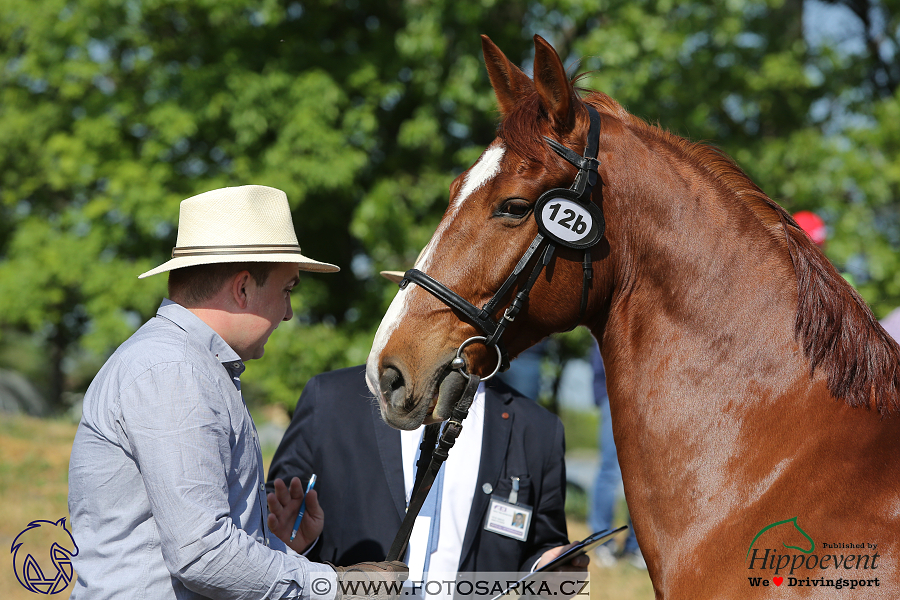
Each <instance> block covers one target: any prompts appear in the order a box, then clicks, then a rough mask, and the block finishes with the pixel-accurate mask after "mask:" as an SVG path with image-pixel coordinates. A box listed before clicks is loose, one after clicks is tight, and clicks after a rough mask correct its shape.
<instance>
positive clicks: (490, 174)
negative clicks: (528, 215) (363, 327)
mask: <svg viewBox="0 0 900 600" xmlns="http://www.w3.org/2000/svg"><path fill="white" fill-rule="evenodd" d="M505 152H506V148H504V147H503V145H502V144H499V143H498V144H496V145H493V146H490V147H489V148H488V149H487V150H485V151H484V153H483V154H482V155H481V158H479V159H478V162H476V163H475V165H474V166H473V167H472V168H471V169H469V172H468V173H466V179H465V181H464V182H463V187H462V189H461V190H460V192H459V195H458V196H457V197H456V200H454V201H453V205H452V209H453V210H452V211H451V213H450V214H449V215H447V217H446V218H445V219H444V220H443V221H441V224H440V225H438V228H437V230H436V231H435V232H434V235H432V236H431V241H430V242H428V245H427V246H425V249H424V250H423V251H422V253H421V254H420V255H419V259H418V260H417V261H416V264H415V267H416V268H417V269H419V270H420V271H422V272H423V273H424V272H426V269H427V268H428V267H429V266H430V265H431V256H432V253H433V251H434V248H436V247H437V245H438V244H439V243H440V240H441V236H442V235H443V234H444V232H445V231H446V230H447V227H449V226H450V224H451V223H452V222H453V220H454V219H455V218H456V215H457V213H458V212H459V209H460V207H462V205H463V202H465V201H466V199H468V197H469V196H471V195H472V193H473V192H475V191H476V190H477V189H478V188H480V187H481V186H483V185H484V184H485V183H487V182H488V181H490V180H491V179H493V178H494V177H496V176H497V173H499V172H500V161H502V160H503V155H504V153H505ZM411 285H414V284H411ZM408 299H409V287H407V288H406V289H402V290H399V291H398V292H397V295H396V296H394V299H393V300H392V301H391V305H390V306H389V307H388V309H387V312H386V313H385V315H384V318H383V319H382V320H381V325H379V326H378V331H377V332H375V339H374V340H373V341H372V350H371V352H370V353H369V358H368V360H367V361H366V381H367V382H368V384H369V391H371V392H372V394H373V395H374V396H375V397H376V398H380V397H381V392H380V391H379V389H378V363H379V362H380V357H381V352H382V351H383V350H384V347H385V346H386V345H387V342H388V340H389V339H390V337H391V335H392V334H393V333H394V331H396V330H397V327H399V326H400V322H401V321H402V319H403V317H404V316H405V315H406V312H407V308H408V307H407V303H408V302H407V301H408Z"/></svg>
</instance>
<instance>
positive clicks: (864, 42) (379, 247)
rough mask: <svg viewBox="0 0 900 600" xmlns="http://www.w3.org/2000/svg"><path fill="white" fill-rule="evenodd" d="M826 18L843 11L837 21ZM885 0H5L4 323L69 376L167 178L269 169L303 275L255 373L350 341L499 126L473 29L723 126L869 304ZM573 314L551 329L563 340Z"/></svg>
mask: <svg viewBox="0 0 900 600" xmlns="http://www.w3.org/2000/svg"><path fill="white" fill-rule="evenodd" d="M836 22H839V25H838V26H835V23H836ZM898 26H900V10H898V3H897V1H896V0H883V1H880V2H876V1H874V0H828V1H827V2H819V1H812V0H808V1H806V2H802V1H801V0H728V1H727V2H681V1H679V2H674V1H671V0H656V1H652V0H647V1H638V2H635V1H633V0H629V1H625V0H601V1H600V2H599V3H598V2H597V1H596V0H591V1H588V0H547V1H544V2H534V1H528V0H506V1H504V2H499V1H497V0H477V1H475V0H453V1H450V0H433V1H429V2H421V1H420V0H385V1H380V2H374V1H372V0H308V1H304V2H296V1H290V0H192V1H191V2H182V1H177V0H68V1H67V0H32V1H30V2H21V1H20V0H0V61H2V67H0V346H2V347H4V351H3V355H6V354H9V353H10V352H13V353H14V352H15V349H13V350H10V349H9V348H10V347H12V348H16V347H20V346H23V347H24V346H26V344H23V342H22V340H23V339H24V338H23V336H27V338H28V339H29V340H30V342H29V344H27V346H28V347H32V346H36V347H39V348H40V349H41V355H40V360H39V361H38V362H40V363H41V365H42V368H41V369H37V370H40V371H41V373H40V375H37V374H35V373H34V371H35V370H36V368H35V366H34V365H35V361H34V360H33V359H29V360H24V359H23V362H27V363H28V365H30V366H29V367H28V369H29V371H30V373H31V375H32V376H33V377H39V378H40V379H41V380H42V382H43V383H44V384H45V387H46V389H47V390H48V394H49V395H50V396H51V397H53V398H60V397H62V394H63V392H64V391H83V390H84V389H85V388H86V386H87V384H88V383H89V381H90V377H91V375H92V374H93V372H95V370H96V366H97V365H99V364H101V363H102V360H103V359H104V358H105V356H107V355H108V353H109V352H110V351H111V350H112V349H114V348H115V347H116V346H117V345H118V344H119V343H121V342H122V341H123V340H124V339H125V338H126V337H127V336H128V335H129V334H130V333H131V332H132V331H134V330H135V329H136V328H137V327H138V326H139V325H140V323H141V322H143V321H144V320H146V319H147V318H149V317H150V316H151V315H152V314H153V313H154V310H155V308H156V306H157V305H158V303H159V301H160V299H161V297H162V296H163V294H164V292H165V278H164V277H155V278H151V279H149V280H141V281H139V280H137V278H136V276H137V274H139V273H141V272H143V271H144V270H146V269H148V268H150V267H152V266H154V265H156V264H159V263H161V262H163V261H164V260H166V259H167V258H168V256H169V253H170V251H171V248H172V246H174V243H175V234H176V228H177V215H178V203H179V201H180V200H182V199H184V198H186V197H188V196H191V195H194V194H196V193H200V192H203V191H206V190H210V189H214V188H217V187H222V186H227V185H241V184H247V183H259V184H266V185H271V186H274V187H278V188H280V189H283V190H285V192H287V195H288V198H289V199H290V202H291V206H292V209H293V210H294V217H295V223H296V226H297V231H298V236H299V238H300V241H301V245H302V247H303V249H304V251H305V253H307V254H308V255H310V256H313V257H315V258H319V259H321V260H325V261H328V262H333V263H337V264H339V265H341V266H342V271H341V273H339V274H337V275H330V276H325V275H308V276H306V277H304V280H303V282H302V284H301V285H300V286H299V287H298V290H297V292H296V293H295V299H294V302H295V311H296V313H297V315H298V318H297V319H296V320H295V321H294V322H292V323H290V324H286V325H285V326H283V327H281V328H280V329H279V330H278V331H277V332H276V334H275V335H273V337H272V339H271V341H270V343H269V346H268V348H267V349H268V352H267V355H266V357H265V358H264V359H262V360H261V361H259V362H258V364H256V365H253V367H254V368H252V369H250V370H249V371H248V373H247V379H248V386H249V387H248V389H250V390H252V392H253V395H255V396H258V397H260V398H262V399H264V400H266V401H270V402H280V403H284V404H287V405H292V404H293V402H294V399H295V398H296V396H297V395H298V394H299V391H300V389H301V388H302V386H303V384H304V383H305V381H306V380H307V379H308V378H309V377H310V376H311V375H313V374H315V373H318V372H320V371H323V370H326V369H332V368H337V367H342V366H346V365H349V364H353V363H359V362H362V361H363V360H364V358H365V355H366V353H367V351H368V347H369V344H370V341H371V337H372V335H373V334H374V331H375V328H376V327H377V324H378V322H379V320H380V318H381V315H382V314H383V313H384V310H385V309H386V307H387V304H388V302H389V301H390V298H391V297H392V295H393V292H394V288H393V287H392V286H390V285H389V284H387V283H386V282H385V281H384V280H382V279H381V278H380V277H378V276H377V272H378V270H381V269H398V268H405V267H406V266H408V265H410V264H412V263H413V261H414V259H415V257H416V255H417V254H418V252H419V250H420V249H421V248H422V247H423V246H424V245H425V244H426V242H427V240H428V239H429V237H430V235H431V232H432V231H433V230H434V227H435V226H436V224H437V222H438V220H439V218H440V215H441V214H442V212H443V210H444V208H445V207H446V202H447V189H448V186H449V184H450V182H451V181H452V179H453V178H454V177H455V176H456V175H457V174H458V173H460V172H461V171H462V170H464V169H466V168H467V167H468V166H469V165H470V164H471V163H472V162H473V161H474V160H475V159H477V157H478V155H479V154H480V153H481V151H482V149H483V148H484V146H486V145H487V144H488V143H489V142H490V140H491V139H492V138H493V136H494V131H495V127H496V119H497V112H496V108H495V102H494V97H493V92H492V91H491V89H490V85H489V83H488V80H487V76H486V73H485V70H484V67H483V64H482V59H481V45H480V40H479V38H478V34H480V33H485V34H488V35H489V36H490V37H491V38H492V39H493V40H494V41H495V42H496V43H497V44H498V45H499V46H500V47H501V48H502V49H503V50H504V51H505V52H506V53H507V55H508V56H509V57H510V58H511V59H512V60H514V61H516V62H518V63H519V64H522V65H523V66H524V68H525V69H526V71H527V70H528V66H529V64H530V60H531V58H530V57H531V53H532V47H533V46H532V42H531V36H532V35H533V34H534V33H540V34H541V35H543V36H544V37H546V38H547V39H548V40H549V41H550V42H551V43H552V44H554V46H555V47H556V48H557V49H558V50H559V52H560V55H561V56H563V57H564V60H565V62H566V64H567V65H569V66H570V67H571V71H572V73H573V74H575V73H576V72H589V73H588V75H587V76H586V77H585V78H583V79H582V80H581V84H582V85H583V86H585V87H591V88H595V89H600V90H603V91H605V92H607V93H609V94H610V95H612V96H613V97H614V98H616V99H617V100H619V101H620V102H622V103H623V104H624V105H625V106H626V107H627V108H629V110H631V111H632V112H634V113H635V114H637V115H638V116H641V117H643V118H646V119H648V120H650V121H651V122H659V123H661V124H662V125H663V126H664V127H666V128H668V129H671V130H673V131H674V132H676V133H679V134H682V135H685V136H687V137H690V138H692V139H699V140H706V141H709V142H711V143H714V144H716V145H718V146H720V147H722V148H723V149H724V150H726V151H727V152H729V153H730V154H731V155H732V156H734V157H735V158H736V160H737V161H738V162H739V164H741V166H742V167H743V168H744V169H745V170H747V171H748V173H749V174H750V175H751V176H752V177H753V178H754V180H755V181H756V182H757V183H758V184H760V186H761V187H762V188H763V189H764V190H765V191H767V192H768V193H769V194H770V195H771V196H772V197H773V198H774V199H776V200H777V201H779V202H780V203H782V204H783V205H784V206H786V207H787V208H788V209H789V210H791V211H796V210H800V209H810V210H814V211H816V212H818V213H819V214H820V215H821V216H822V217H823V218H824V219H825V220H826V222H827V224H828V226H829V230H830V239H829V242H828V246H827V248H826V250H827V253H828V254H829V256H830V258H831V259H832V260H833V261H834V262H835V263H836V264H837V265H838V266H839V268H841V269H843V270H845V271H847V272H848V273H850V274H851V275H852V276H853V279H854V281H855V282H857V284H858V285H859V289H860V291H861V292H862V293H863V295H864V296H865V298H866V299H867V300H868V301H869V302H870V303H871V304H872V305H873V307H874V308H875V310H876V313H877V314H878V315H879V316H884V315H885V314H886V313H887V312H888V311H889V310H890V309H892V308H893V307H894V306H896V305H897V304H900V275H898V273H900V270H898V267H900V265H898V264H897V263H898V260H900V259H898V256H900V254H898V252H897V250H898V247H900V211H898V202H897V198H898V193H900V159H898V156H900V153H898V146H900V129H898V128H897V126H896V123H897V122H898V117H900V97H898V96H897V82H898V80H900V69H898V51H900V44H898V41H900V40H898V35H900V34H898ZM583 345H584V343H583V340H582V339H581V338H578V337H576V338H573V342H571V343H570V342H563V343H562V344H561V347H562V348H564V349H565V348H568V347H569V346H572V348H571V352H572V353H573V354H577V353H579V352H582V350H583V348H581V346H583Z"/></svg>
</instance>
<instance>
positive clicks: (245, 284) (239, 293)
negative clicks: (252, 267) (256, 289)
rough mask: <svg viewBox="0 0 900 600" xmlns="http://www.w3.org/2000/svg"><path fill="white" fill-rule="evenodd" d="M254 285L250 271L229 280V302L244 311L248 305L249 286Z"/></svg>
mask: <svg viewBox="0 0 900 600" xmlns="http://www.w3.org/2000/svg"><path fill="white" fill-rule="evenodd" d="M251 284H253V285H255V284H256V281H255V280H254V279H253V276H252V275H250V271H241V272H240V273H238V274H237V275H235V276H234V277H232V278H231V285H230V287H229V291H230V292H231V300H232V302H234V303H235V305H237V307H238V308H240V309H241V310H245V309H246V308H247V306H249V304H250V289H249V287H250V285H251Z"/></svg>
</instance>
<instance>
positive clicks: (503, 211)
mask: <svg viewBox="0 0 900 600" xmlns="http://www.w3.org/2000/svg"><path fill="white" fill-rule="evenodd" d="M529 212H531V205H530V204H528V203H527V202H525V201H524V200H522V199H520V198H513V199H512V200H507V201H506V202H504V203H503V206H501V207H500V210H499V211H498V215H500V216H504V217H515V218H517V219H521V218H522V217H524V216H525V215H527V214H528V213H529Z"/></svg>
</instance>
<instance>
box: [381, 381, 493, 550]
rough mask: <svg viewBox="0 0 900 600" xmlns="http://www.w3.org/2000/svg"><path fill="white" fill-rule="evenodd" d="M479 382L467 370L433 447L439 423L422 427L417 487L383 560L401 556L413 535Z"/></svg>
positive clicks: (473, 398)
mask: <svg viewBox="0 0 900 600" xmlns="http://www.w3.org/2000/svg"><path fill="white" fill-rule="evenodd" d="M479 383H481V377H479V376H478V375H474V374H469V383H468V384H466V388H465V390H464V391H463V394H462V397H461V398H460V399H459V402H457V403H456V406H455V407H453V410H452V411H451V413H450V419H448V420H447V424H446V425H445V426H444V432H443V433H442V434H441V438H440V439H439V440H438V443H437V446H436V447H435V445H434V438H435V437H436V436H437V431H438V429H439V427H440V425H439V424H434V425H428V426H427V427H426V428H425V434H424V435H423V436H422V438H423V439H422V446H421V447H420V448H421V450H420V456H419V462H418V465H417V468H416V486H415V488H416V489H415V490H413V494H412V498H411V499H410V501H409V506H408V507H407V509H406V517H404V519H403V523H401V524H400V529H399V530H398V531H397V535H396V537H394V543H393V544H391V549H390V551H389V552H388V555H387V558H385V560H387V561H391V560H400V557H401V556H403V553H404V552H406V545H407V544H408V543H409V536H410V535H412V530H413V525H415V522H416V517H418V516H419V511H420V510H422V504H424V503H425V498H426V497H427V496H428V492H429V491H430V490H431V485H432V484H433V483H434V479H435V478H436V477H437V474H438V471H440V469H441V465H443V464H444V461H445V460H447V456H448V455H449V453H450V448H452V447H453V444H455V443H456V438H457V437H458V436H459V434H460V432H461V431H462V421H463V419H465V418H466V415H468V414H469V408H471V406H472V402H473V401H474V400H475V392H477V391H478V384H479ZM426 438H428V439H430V443H426ZM426 453H427V457H426ZM429 458H430V463H429V465H428V469H426V470H425V471H424V473H423V472H422V469H421V468H420V467H421V466H422V465H424V464H425V461H427V460H429Z"/></svg>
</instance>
